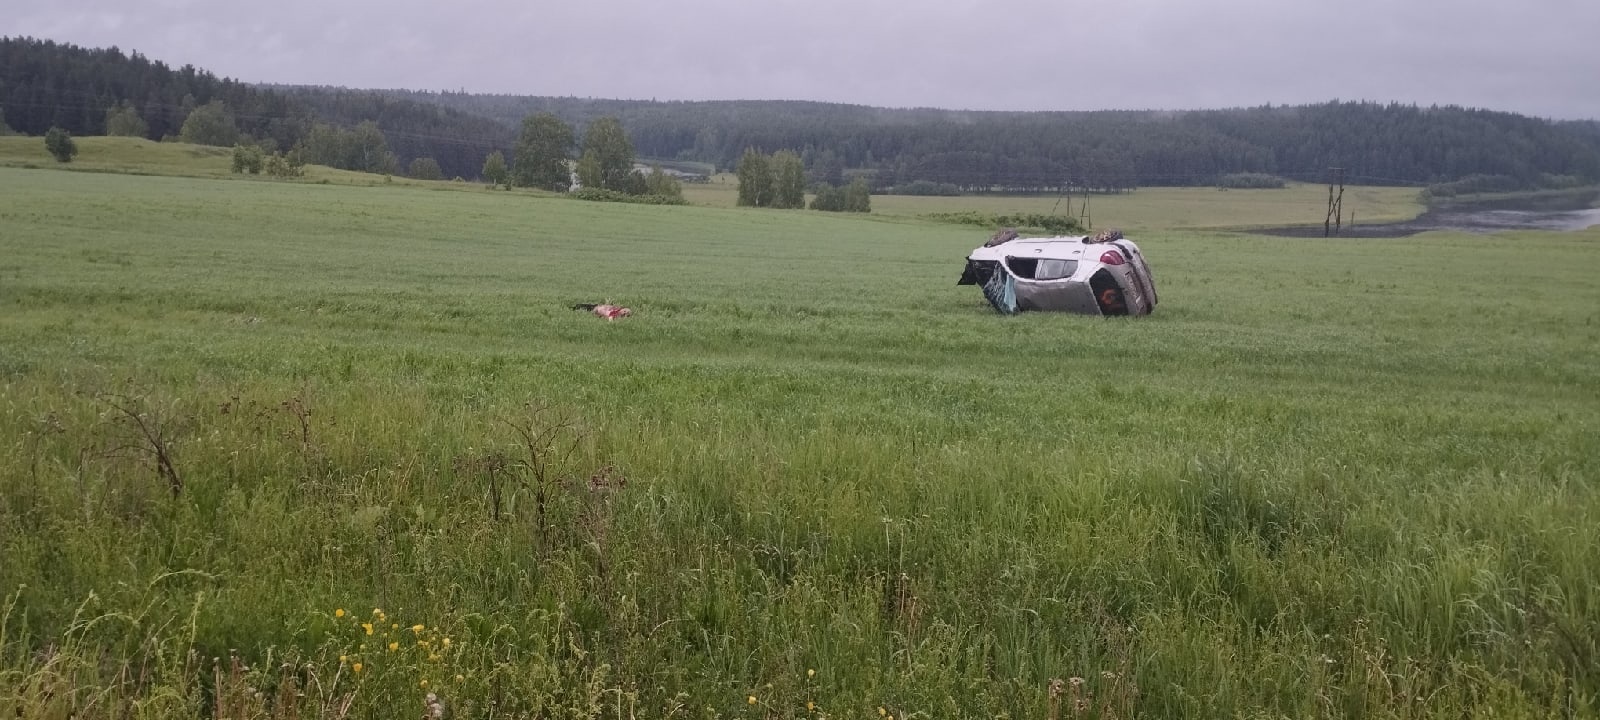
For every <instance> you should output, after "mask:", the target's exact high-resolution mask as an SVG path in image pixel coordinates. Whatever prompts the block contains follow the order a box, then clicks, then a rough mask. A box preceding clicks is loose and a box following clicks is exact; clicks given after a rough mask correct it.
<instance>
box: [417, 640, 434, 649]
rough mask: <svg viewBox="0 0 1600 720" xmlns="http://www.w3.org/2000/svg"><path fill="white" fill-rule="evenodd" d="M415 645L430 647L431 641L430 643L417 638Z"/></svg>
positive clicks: (431, 645)
mask: <svg viewBox="0 0 1600 720" xmlns="http://www.w3.org/2000/svg"><path fill="white" fill-rule="evenodd" d="M417 647H420V648H431V647H433V643H430V642H428V641H427V640H418V641H417Z"/></svg>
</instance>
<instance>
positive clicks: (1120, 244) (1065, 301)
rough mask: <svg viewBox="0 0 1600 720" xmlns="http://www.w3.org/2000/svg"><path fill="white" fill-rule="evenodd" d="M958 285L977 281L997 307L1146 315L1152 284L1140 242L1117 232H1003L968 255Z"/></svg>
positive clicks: (1152, 306) (1153, 303)
mask: <svg viewBox="0 0 1600 720" xmlns="http://www.w3.org/2000/svg"><path fill="white" fill-rule="evenodd" d="M957 284H958V285H977V286H979V287H981V288H982V289H983V296H984V297H985V298H987V299H988V300H989V304H990V305H993V306H994V309H995V310H998V311H1000V312H1001V313H1004V314H1007V315H1010V314H1012V313H1016V312H1023V311H1035V310H1047V311H1048V310H1055V311H1066V312H1075V313H1083V314H1086V315H1149V314H1150V312H1151V311H1153V310H1155V307H1156V284H1155V279H1154V278H1153V277H1152V276H1151V275H1150V266H1149V265H1148V264H1146V263H1145V261H1144V255H1143V254H1141V253H1140V252H1139V246H1138V245H1135V244H1134V243H1133V241H1132V240H1128V239H1127V238H1124V237H1123V236H1122V233H1121V232H1118V231H1115V230H1109V231H1102V232H1099V233H1097V234H1095V235H1083V236H1067V237H1048V238H1022V237H1018V236H1017V234H1016V232H1015V231H1010V230H1003V231H1001V232H999V233H996V234H995V236H994V237H993V238H992V239H990V240H989V242H987V243H984V245H983V247H980V248H977V249H976V250H973V251H972V254H971V255H968V256H967V268H966V270H965V271H964V272H962V273H961V280H960V281H958V282H957Z"/></svg>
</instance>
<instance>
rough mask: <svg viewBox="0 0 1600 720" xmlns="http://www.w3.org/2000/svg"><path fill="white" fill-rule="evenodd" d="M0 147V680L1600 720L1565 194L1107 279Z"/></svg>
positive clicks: (876, 240) (1198, 246)
mask: <svg viewBox="0 0 1600 720" xmlns="http://www.w3.org/2000/svg"><path fill="white" fill-rule="evenodd" d="M112 140H118V141H126V140H127V139H126V138H115V139H112ZM27 144H28V145H29V146H30V147H32V148H33V149H34V150H35V151H36V152H37V151H39V150H38V141H37V140H36V139H30V141H29V142H28V143H27ZM85 144H87V143H85ZM146 149H148V148H146ZM179 150H180V151H182V152H185V153H186V152H188V151H189V149H184V148H180V149H179ZM86 152H88V150H87V148H86ZM222 162H225V160H223V161H222ZM0 187H4V188H6V190H7V191H6V192H4V193H0V217H4V218H6V222H5V226H4V232H5V243H4V247H5V252H6V254H5V257H4V264H5V265H6V266H7V267H8V268H9V270H6V271H4V272H5V278H4V282H0V304H3V306H4V307H5V308H6V311H5V312H4V313H0V558H3V561H0V628H3V630H0V676H3V677H5V678H7V680H6V681H5V682H4V684H3V685H0V687H3V689H0V697H3V700H0V702H3V703H4V708H5V710H6V711H7V712H8V714H16V713H15V711H17V710H19V709H20V711H21V712H20V716H21V717H25V718H64V717H69V716H76V717H107V718H109V717H124V716H126V717H135V718H138V717H148V718H166V717H229V718H243V717H259V718H268V717H277V718H287V717H302V718H328V717H348V718H388V717H395V716H401V715H402V714H403V713H410V714H412V716H413V717H415V716H416V715H417V714H420V713H419V711H421V712H425V713H428V714H429V715H430V716H431V715H432V712H431V711H430V710H428V709H427V708H426V707H425V705H424V703H425V701H426V693H430V692H432V693H437V697H438V698H440V699H441V700H442V701H443V702H444V703H446V705H447V708H444V709H443V710H444V711H443V712H441V713H440V714H443V715H445V716H447V717H463V718H466V717H487V716H488V715H489V709H490V707H491V703H493V714H494V716H495V717H530V718H532V717H540V718H544V717H548V718H607V719H608V720H610V719H620V718H628V717H633V716H637V717H677V718H682V717H697V718H698V717H722V718H740V717H745V718H762V717H767V716H774V717H785V718H791V717H792V718H804V717H814V716H816V717H820V716H821V715H823V714H826V715H827V716H829V717H839V718H843V717H861V716H868V717H881V716H880V715H879V714H878V711H877V708H879V707H883V708H885V710H884V713H883V715H884V716H887V715H891V714H892V715H894V716H895V717H896V718H908V717H909V718H934V717H938V718H947V717H949V718H969V717H984V718H990V717H1006V718H1019V719H1021V718H1050V717H1052V709H1054V710H1058V711H1059V712H1058V713H1055V714H1057V715H1059V716H1060V717H1061V718H1077V717H1080V715H1081V717H1083V718H1091V717H1094V718H1105V717H1113V716H1115V717H1117V718H1134V717H1145V718H1280V717H1288V718H1321V717H1351V718H1357V717H1359V718H1410V719H1421V718H1435V717H1451V718H1464V717H1517V718H1524V717H1526V718H1550V717H1557V718H1561V717H1574V718H1587V717H1594V716H1596V715H1597V713H1600V707H1596V705H1595V698H1597V697H1600V677H1597V676H1596V674H1595V673H1594V672H1592V668H1593V662H1592V659H1593V657H1594V655H1595V653H1596V652H1597V651H1600V649H1597V648H1596V647H1595V638H1594V637H1593V633H1592V632H1589V631H1588V629H1589V628H1593V627H1597V626H1600V603H1597V602H1596V595H1595V593H1596V588H1600V568H1597V567H1596V564H1595V563H1594V558H1595V557H1597V556H1600V526H1597V524H1596V523H1595V522H1593V519H1594V518H1595V517H1596V515H1597V513H1600V488H1597V487H1596V485H1595V483H1594V482H1592V478H1595V477H1600V438H1597V437H1596V434H1595V433H1594V432H1593V429H1594V428H1595V427H1596V426H1597V425H1600V403H1597V401H1596V399H1595V398H1594V396H1593V393H1587V392H1579V391H1574V388H1579V389H1581V388H1582V387H1587V386H1588V384H1589V383H1588V381H1589V379H1590V378H1592V375H1593V367H1594V362H1593V349H1594V348H1595V347H1596V344H1597V343H1600V336H1597V330H1596V328H1595V327H1594V325H1593V323H1592V322H1590V323H1588V324H1586V322H1587V320H1588V319H1589V318H1592V317H1593V315H1594V312H1595V311H1594V308H1595V307H1596V302H1595V299H1594V282H1593V278H1594V276H1595V274H1596V273H1597V272H1600V256H1597V255H1596V253H1595V252H1594V251H1593V248H1594V244H1595V243H1596V242H1600V230H1591V231H1588V232H1584V233H1577V234H1572V235H1567V234H1553V233H1538V232H1530V233H1517V234H1512V235H1507V236H1504V237H1502V238H1500V239H1497V240H1494V241H1492V242H1485V241H1484V239H1483V238H1481V237H1476V236H1466V235H1459V234H1449V233H1436V234H1432V235H1430V236H1429V237H1427V238H1426V239H1424V240H1417V241H1409V240H1378V241H1366V240H1340V241H1337V242H1319V243H1301V242H1286V241H1283V240H1280V239H1273V238H1262V237H1251V236H1243V235H1236V234H1227V233H1216V232H1197V231H1193V230H1159V229H1152V230H1151V231H1150V232H1148V233H1145V234H1141V236H1140V237H1139V238H1138V240H1139V242H1140V245H1141V247H1142V248H1143V250H1144V251H1145V253H1146V254H1147V256H1148V257H1149V258H1150V260H1151V262H1152V263H1153V264H1154V266H1155V269H1156V273H1157V278H1158V281H1159V282H1160V283H1161V288H1162V290H1163V295H1162V305H1161V306H1160V308H1159V309H1158V310H1157V314H1156V315H1155V316H1152V317H1150V318H1141V319H1136V320H1128V321H1106V320H1102V319H1100V318H1084V317H1076V316H1070V315H1046V314H1036V315H1027V314H1024V315H1022V316H1018V317H1014V318H999V317H996V316H995V315H994V314H993V313H992V311H990V310H989V308H988V306H987V305H986V304H985V303H984V302H983V301H982V300H981V299H980V297H979V295H978V293H977V292H976V291H975V290H973V289H972V288H966V287H957V286H955V285H954V283H953V280H954V278H955V275H956V273H958V272H959V268H960V262H961V260H960V258H961V257H962V254H963V253H966V252H968V251H970V250H971V248H972V247H973V245H974V244H975V243H974V242H973V236H974V235H975V233H974V232H973V230H972V229H971V228H963V227H959V226H940V225H936V224H929V223H926V222H917V221H904V222H902V221H898V220H893V219H886V218H881V217H877V218H872V220H871V221H867V219H866V218H862V217H860V216H846V215H833V214H824V213H772V214H765V215H762V216H761V217H759V218H756V217H755V216H752V215H751V214H750V213H740V212H729V211H726V210H720V209H713V208H698V207H665V208H657V207H645V206H637V205H620V204H618V205H595V204H591V203H580V202H563V201H560V200H556V199H550V198H543V197H530V196H511V195H509V194H506V193H484V192H431V191H421V190H415V189H407V188H406V187H403V186H402V185H401V184H400V183H399V181H397V183H396V186H394V187H392V188H388V187H385V188H348V187H339V186H327V187H323V186H289V185H287V184H279V183H239V182H232V183H228V182H224V183H217V182H213V181H207V180H194V179H175V178H152V177H130V176H125V175H111V174H99V173H93V174H91V173H69V172H41V171H29V170H20V169H11V168H0ZM1313 190H1315V188H1313ZM1295 192H1297V191H1296V190H1293V189H1291V190H1289V191H1286V192H1279V191H1272V192H1270V193H1268V192H1261V193H1247V192H1235V193H1217V192H1215V191H1214V190H1212V189H1211V188H1209V187H1206V188H1199V189H1197V190H1196V191H1195V192H1193V193H1192V194H1189V195H1184V194H1181V193H1180V194H1173V195H1168V196H1165V197H1175V198H1180V199H1182V198H1198V199H1199V200H1202V201H1204V202H1206V203H1208V204H1211V205H1213V206H1216V207H1218V208H1221V209H1219V210H1214V211H1215V212H1219V213H1222V214H1223V215H1224V216H1225V215H1226V214H1227V213H1229V212H1232V213H1233V217H1231V218H1229V220H1230V222H1232V223H1234V224H1239V225H1245V224H1258V223H1259V222H1260V218H1259V217H1258V216H1256V215H1253V214H1250V213H1249V212H1244V211H1245V210H1249V209H1251V208H1253V207H1256V206H1254V205H1252V204H1251V203H1254V202H1257V201H1258V199H1259V198H1260V197H1261V196H1263V195H1265V196H1272V197H1275V198H1281V196H1283V195H1286V194H1292V193H1295ZM1323 192H1324V193H1325V190H1324V191H1323ZM730 194H731V193H730ZM1306 194H1307V195H1309V196H1312V199H1313V200H1315V199H1316V198H1315V197H1314V196H1315V195H1316V194H1317V193H1316V192H1308V193H1306ZM1324 199H1325V198H1324ZM879 200H887V198H879ZM909 200H922V199H920V198H910V199H909ZM1126 201H1127V202H1134V201H1135V198H1128V199H1126ZM1139 201H1140V202H1149V201H1148V200H1139ZM1282 202H1285V200H1282V199H1274V200H1273V204H1272V205H1270V206H1268V208H1269V210H1270V208H1272V207H1276V206H1277V204H1279V203H1282ZM530 204H532V205H534V206H536V214H537V216H538V219H539V222H538V224H537V228H535V229H536V232H530V227H529V224H528V217H529V214H530V213H529V207H530ZM1108 204H1109V203H1108ZM42 208H48V212H42V211H41V209H42ZM285 208H292V209H293V212H285ZM1230 208H1231V209H1230ZM875 211H876V212H880V213H881V212H882V208H875ZM1096 215H1097V217H1098V215H1099V211H1097V212H1096ZM64 217H66V218H71V219H72V221H71V222H65V223H64V222H62V218H64ZM756 220H759V222H754V221H756ZM108 228H113V229H114V231H108ZM984 234H985V235H986V234H987V232H985V233H984ZM1507 242H1509V243H1511V244H1513V245H1515V246H1516V247H1517V248H1519V250H1520V251H1519V252H1515V253H1507V252H1506V251H1505V248H1504V246H1505V244H1506V243H1507ZM1375 256H1381V257H1382V258H1383V259H1384V262H1371V258H1373V257H1375ZM597 262H604V263H609V264H612V265H614V267H613V268H611V270H609V271H605V270H597V271H590V269H591V268H595V267H597V265H596V263H597ZM1422 267H1425V268H1427V272H1422V273H1419V272H1417V268H1422ZM1491 277H1515V278H1534V277H1537V278H1538V282H1536V283H1517V282H1511V283H1502V284H1500V285H1497V286H1496V291H1495V292H1493V293H1485V292H1484V290H1483V288H1484V287H1485V282H1486V278H1491ZM1263 279H1268V280H1266V281H1265V282H1264V281H1263ZM603 299H613V300H617V301H621V302H625V303H627V304H628V305H630V306H631V307H632V308H634V310H635V311H636V312H635V315H634V316H633V317H632V318H629V319H627V320H623V321H618V322H615V323H608V322H604V321H600V320H597V319H596V318H594V317H593V316H591V315H588V314H586V313H581V312H574V311H572V310H569V309H568V308H569V307H570V305H571V304H572V303H574V302H595V301H600V300H603ZM62 328H92V329H93V331H92V332H63V330H62ZM508 328H509V329H513V330H514V331H508ZM530 338H532V339H534V340H536V341H531V340H530ZM1022 368H1025V369H1027V375H1026V377H1027V381H1026V382H1019V381H1018V377H1021V376H1020V375H1019V374H1018V372H1014V371H1015V370H1017V369H1022ZM1462 388H1469V389H1470V392H1462V391H1461V389H1462ZM1441 397H1448V398H1449V402H1448V403H1446V404H1441V403H1440V402H1439V401H1438V400H1439V398H1441ZM112 403H118V404H120V405H121V406H122V407H125V408H127V409H129V410H131V411H132V413H121V412H119V411H117V410H116V409H115V408H114V407H113V405H112ZM529 403H532V407H529ZM135 418H137V419H138V420H136V419H135ZM139 420H142V421H143V423H144V427H146V428H149V429H151V430H152V431H153V432H152V433H151V434H152V435H154V437H155V440H154V441H153V440H152V439H151V436H150V435H147V434H145V433H143V432H141V431H140V422H139ZM568 428H575V429H576V430H577V433H573V432H572V430H570V429H568ZM546 436H549V437H553V438H554V439H556V440H558V441H560V442H559V444H558V445H555V446H554V447H555V448H556V451H555V452H544V450H545V449H546V448H551V447H552V445H551V444H550V443H544V442H541V441H540V440H539V438H541V437H546ZM579 436H581V437H579ZM530 438H532V442H530V441H529V440H530ZM1110 438H1114V440H1112V439H1110ZM530 445H532V446H533V449H532V450H530V449H529V446H530ZM158 447H164V448H165V449H167V450H168V451H169V452H170V455H169V458H170V459H171V461H172V463H173V465H172V466H173V468H174V469H175V474H176V475H177V477H178V478H180V479H181V489H180V490H179V491H178V493H177V496H176V497H174V493H173V491H172V487H173V483H172V482H171V480H170V478H168V477H167V476H165V475H164V474H163V473H162V472H161V471H160V470H159V468H160V463H159V461H158V460H157V454H156V449H157V448H158ZM567 447H572V448H574V450H572V452H571V453H570V454H568V453H567V452H566V450H565V448H567ZM541 457H543V458H545V459H546V461H545V462H541V461H540V458H541ZM608 465H609V466H611V467H610V469H609V470H608V469H607V466H608ZM623 479H625V480H626V482H622V480H623ZM375 609H381V610H379V612H378V613H375V612H374V610H375ZM336 610H344V611H345V612H344V613H343V615H342V616H340V614H339V613H337V612H336ZM362 623H367V624H370V625H372V626H373V634H372V635H370V636H369V635H367V634H366V630H365V628H364V627H362ZM415 625H422V626H423V628H422V629H418V630H413V629H412V628H413V627H415ZM446 637H448V638H450V639H451V643H450V644H449V645H448V646H446V644H445V643H444V638H446ZM388 643H394V644H395V649H394V650H392V651H391V650H389V649H388V647H389V646H388ZM420 643H428V645H426V646H424V645H422V644H420ZM362 645H366V647H362ZM230 649H231V652H230ZM441 650H442V652H441ZM235 654H236V656H237V664H236V663H235V662H234V660H235V657H234V655H235ZM341 656H342V657H343V660H342V661H341ZM434 656H438V658H437V659H435V658H434ZM211 657H217V658H219V661H218V662H217V664H216V666H213V664H212V662H211V661H210V660H209V659H208V658H211ZM358 662H359V663H361V664H362V668H361V670H360V671H359V672H357V671H356V670H355V667H354V664H355V663H358ZM809 670H815V671H816V672H815V674H812V673H810V672H808V671H809ZM458 675H459V676H460V679H459V680H458V679H457V676H458ZM1073 677H1078V678H1082V681H1081V682H1078V683H1073V682H1071V681H1069V680H1068V678H1073ZM1056 679H1059V680H1062V681H1064V682H1063V683H1062V684H1061V686H1060V687H1061V692H1060V693H1059V694H1057V695H1056V696H1054V697H1053V694H1052V692H1051V686H1052V683H1051V681H1052V680H1056ZM423 680H427V681H428V686H427V687H422V681H423ZM1075 693H1076V695H1075ZM1080 698H1083V699H1085V704H1086V705H1087V708H1086V709H1085V710H1084V711H1083V712H1082V713H1081V714H1079V713H1076V712H1075V711H1074V709H1073V706H1072V704H1071V703H1072V701H1073V700H1075V699H1080ZM752 699H753V702H754V704H752ZM807 703H812V704H813V705H814V707H815V708H816V709H817V710H818V712H808V710H807ZM1062 705H1067V707H1066V708H1063V707H1061V706H1062ZM707 708H709V709H707Z"/></svg>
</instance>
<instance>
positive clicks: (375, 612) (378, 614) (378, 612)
mask: <svg viewBox="0 0 1600 720" xmlns="http://www.w3.org/2000/svg"><path fill="white" fill-rule="evenodd" d="M372 616H373V617H383V611H382V610H379V609H378V608H373V609H372Z"/></svg>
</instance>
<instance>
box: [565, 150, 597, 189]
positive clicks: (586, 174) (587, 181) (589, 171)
mask: <svg viewBox="0 0 1600 720" xmlns="http://www.w3.org/2000/svg"><path fill="white" fill-rule="evenodd" d="M573 173H574V174H575V175H577V177H578V185H579V186H581V187H586V188H591V189H594V190H605V188H604V187H601V184H602V182H603V181H604V177H603V173H602V172H601V170H600V156H599V155H598V154H597V153H594V152H589V151H585V152H584V153H583V157H580V158H578V164H577V167H576V168H574V169H573Z"/></svg>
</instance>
